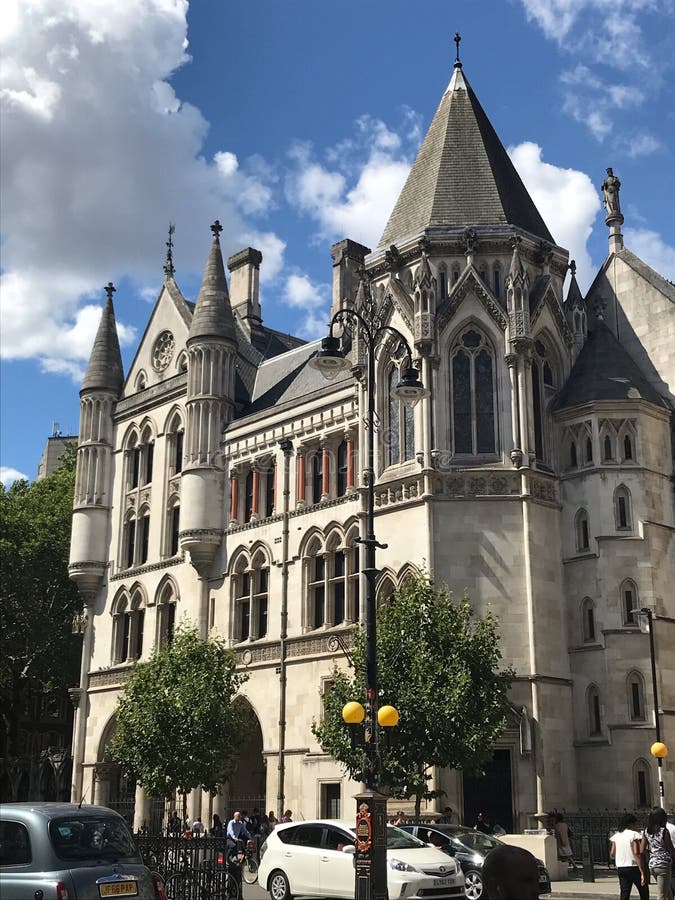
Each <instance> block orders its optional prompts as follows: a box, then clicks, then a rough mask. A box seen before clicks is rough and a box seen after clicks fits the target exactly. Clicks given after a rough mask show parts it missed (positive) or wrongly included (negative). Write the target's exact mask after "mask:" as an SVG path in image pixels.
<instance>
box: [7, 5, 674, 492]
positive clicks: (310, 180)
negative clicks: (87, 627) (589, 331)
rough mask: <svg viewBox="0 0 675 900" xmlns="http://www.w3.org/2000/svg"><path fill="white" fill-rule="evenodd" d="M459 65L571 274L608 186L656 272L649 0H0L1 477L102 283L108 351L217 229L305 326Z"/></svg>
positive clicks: (656, 140)
mask: <svg viewBox="0 0 675 900" xmlns="http://www.w3.org/2000/svg"><path fill="white" fill-rule="evenodd" d="M456 30H458V31H459V32H460V33H461V35H462V44H461V55H462V61H463V64H464V72H465V75H466V76H467V78H468V79H469V81H470V82H471V84H472V86H473V88H474V90H475V91H476V93H477V95H478V97H479V99H480V101H481V103H482V105H483V107H484V108H485V110H486V112H487V114H488V116H489V117H490V119H491V121H492V123H493V125H494V126H495V128H496V130H497V133H498V134H499V135H500V137H501V139H502V141H503V143H504V144H505V145H506V146H507V147H508V148H509V149H510V152H511V153H512V156H513V159H514V162H515V163H516V166H517V168H518V169H519V171H520V173H521V176H522V177H523V179H524V181H525V183H526V184H527V186H528V188H529V189H530V192H531V193H532V195H533V197H534V199H535V202H536V203H537V204H538V206H539V208H540V210H541V212H542V215H543V216H544V219H545V220H546V222H547V224H548V226H549V228H550V230H551V231H552V233H553V235H554V236H555V238H556V240H557V241H558V242H559V243H560V244H562V245H563V246H566V247H567V248H568V249H569V250H570V251H571V254H572V255H573V256H574V257H575V258H576V259H577V263H578V265H579V278H580V281H581V286H582V290H583V289H585V288H586V287H588V284H589V282H590V279H591V277H592V273H593V271H594V269H597V267H598V266H599V265H600V264H601V263H602V261H603V259H604V257H605V255H606V248H607V229H606V227H605V225H604V221H603V215H602V211H601V204H600V197H599V185H600V184H601V182H602V180H603V178H604V174H605V169H606V167H607V166H613V167H614V169H615V172H616V173H617V174H618V175H619V177H620V178H621V181H622V184H623V187H622V207H623V210H624V214H625V217H626V223H625V226H624V233H625V235H626V243H627V245H628V246H630V247H631V249H633V250H634V251H635V252H637V253H638V254H639V255H641V256H642V257H643V258H644V259H645V260H646V261H647V262H649V263H650V264H651V265H653V266H654V267H655V268H656V269H657V270H658V271H660V272H661V273H662V274H663V275H665V276H666V277H668V278H670V279H671V280H675V215H674V214H673V207H674V204H673V198H674V197H675V165H674V160H673V147H674V145H675V142H674V141H673V136H674V133H675V100H674V99H673V98H674V97H675V74H674V67H675V55H674V54H673V49H672V48H673V46H674V45H675V3H674V2H673V0H611V2H610V0H503V2H502V0H491V2H483V3H476V2H475V0H473V2H468V0H454V2H453V3H448V2H447V0H424V2H418V3H412V2H410V0H405V2H404V0H386V2H384V0H343V2H342V3H341V4H339V5H338V6H336V5H335V4H328V3H326V2H321V0H313V2H310V0H284V2H279V0H249V2H248V3H234V2H227V0H199V2H197V0H194V2H193V3H192V4H190V5H188V3H187V2H185V0H124V2H123V3H117V4H113V3H107V2H100V0H32V2H31V3H25V2H20V0H5V3H3V13H2V18H1V19H0V56H1V57H2V67H1V68H0V102H1V103H2V118H3V126H2V129H0V141H1V142H2V146H1V150H2V159H3V167H2V220H1V228H2V245H1V249H2V260H1V262H2V276H1V277H2V290H1V294H0V300H1V303H2V320H1V323H0V324H1V330H0V338H1V342H2V383H1V390H2V398H1V399H2V404H1V408H0V413H1V416H2V419H1V427H2V442H1V445H0V450H1V455H0V462H1V465H2V467H3V471H2V473H1V475H2V478H3V480H5V481H6V482H8V481H9V480H11V478H12V477H13V476H15V475H16V473H24V474H26V475H27V476H28V477H30V478H33V477H34V475H35V472H36V468H37V462H38V459H39V456H40V453H41V450H42V447H43V445H44V442H45V440H46V438H47V437H48V436H49V434H50V433H51V428H52V422H53V421H57V422H59V423H60V426H61V428H62V430H63V431H75V430H76V429H77V424H78V383H79V379H80V377H81V373H82V371H83V368H84V366H85V365H86V359H87V357H88V354H89V350H90V347H91V343H92V341H93V336H94V333H95V330H96V325H97V322H98V317H99V315H100V309H101V306H102V303H103V299H104V293H103V289H102V286H103V285H104V284H105V283H106V282H107V281H109V280H111V279H112V280H113V281H114V282H115V284H116V286H117V293H116V295H115V304H116V312H117V319H118V322H119V323H120V332H121V335H120V336H121V340H122V345H123V355H124V357H125V362H126V363H127V364H128V362H129V361H130V359H131V357H132V355H133V351H134V347H135V341H136V340H137V338H138V337H139V336H140V335H141V334H142V332H143V328H144V326H145V323H146V321H147V318H148V316H149V314H150V312H151V309H152V303H153V302H154V300H155V299H156V297H157V294H158V292H159V288H160V286H161V281H162V265H163V262H164V241H165V240H166V231H167V228H168V223H169V222H170V221H171V222H175V224H176V234H175V265H176V279H177V281H178V283H179V285H180V286H181V288H182V290H183V292H184V294H185V295H186V296H187V297H188V298H194V297H195V295H196V292H197V290H198V287H199V280H200V274H201V270H202V267H203V264H204V260H205V258H206V254H207V251H208V247H209V241H210V232H209V224H210V222H211V221H212V220H213V219H214V218H219V219H220V221H221V222H222V223H223V226H224V231H223V235H222V240H223V242H224V250H225V251H226V252H227V253H228V254H229V253H232V252H235V251H236V250H238V249H241V248H242V247H245V246H248V245H252V246H255V247H258V248H259V249H261V250H262V252H263V255H264V260H263V264H262V269H261V299H262V304H263V316H264V320H265V322H266V323H267V324H269V325H271V326H273V327H277V328H280V329H283V330H287V331H292V332H294V333H298V334H301V335H304V336H306V337H308V338H309V337H316V336H318V335H320V334H322V333H323V330H324V328H325V322H326V320H327V310H328V304H329V284H330V279H331V260H330V245H331V244H332V243H333V242H335V241H337V240H340V239H342V238H343V237H350V238H353V239H355V240H358V241H361V242H362V243H365V244H367V245H369V246H375V243H376V242H377V240H378V238H379V235H380V233H381V231H382V229H383V227H384V224H385V221H386V218H387V216H388V214H389V212H390V211H391V208H392V207H393V204H394V202H395V200H396V197H397V195H398V191H399V190H400V188H401V186H402V183H403V181H404V180H405V176H406V173H407V171H408V169H409V166H410V164H411V163H412V161H413V159H414V156H415V153H416V150H417V148H418V146H419V143H420V141H421V138H422V137H423V135H424V133H425V131H426V129H427V127H428V125H429V122H430V120H431V117H432V116H433V113H434V111H435V109H436V106H437V105H438V103H439V101H440V98H441V95H442V93H443V91H444V89H445V87H446V85H447V82H448V80H449V78H450V76H451V72H452V62H453V60H454V50H455V46H454V43H453V35H454V33H455V31H456Z"/></svg>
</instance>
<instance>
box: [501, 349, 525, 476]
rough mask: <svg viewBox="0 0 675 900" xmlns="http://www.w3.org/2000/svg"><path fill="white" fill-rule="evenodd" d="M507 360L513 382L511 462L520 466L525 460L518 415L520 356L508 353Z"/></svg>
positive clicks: (517, 466)
mask: <svg viewBox="0 0 675 900" xmlns="http://www.w3.org/2000/svg"><path fill="white" fill-rule="evenodd" d="M505 362H506V365H507V367H508V370H509V381H510V383H511V446H512V449H511V462H512V463H513V465H514V466H515V467H516V468H519V467H520V465H521V464H522V461H523V451H522V449H521V447H520V420H519V416H518V396H519V392H518V357H517V356H516V355H515V353H508V354H507V355H506V357H505Z"/></svg>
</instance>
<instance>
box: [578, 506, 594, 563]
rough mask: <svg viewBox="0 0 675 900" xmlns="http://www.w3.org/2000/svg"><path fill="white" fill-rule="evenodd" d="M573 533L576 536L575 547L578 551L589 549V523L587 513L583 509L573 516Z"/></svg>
mask: <svg viewBox="0 0 675 900" xmlns="http://www.w3.org/2000/svg"><path fill="white" fill-rule="evenodd" d="M574 533H575V538H576V548H577V552H578V553H583V552H585V551H586V550H589V549H590V546H591V538H590V524H589V521H588V513H587V512H586V510H585V509H580V510H579V512H578V513H577V514H576V516H575V517H574Z"/></svg>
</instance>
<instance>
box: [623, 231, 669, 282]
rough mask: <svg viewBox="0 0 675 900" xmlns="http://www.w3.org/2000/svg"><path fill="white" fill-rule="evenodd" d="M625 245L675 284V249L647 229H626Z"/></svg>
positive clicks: (654, 232)
mask: <svg viewBox="0 0 675 900" xmlns="http://www.w3.org/2000/svg"><path fill="white" fill-rule="evenodd" d="M624 244H625V245H626V247H628V249H629V250H632V251H633V253H634V254H635V255H636V256H639V257H640V259H642V260H644V261H645V262H646V263H647V265H649V266H651V267H652V269H654V270H655V271H656V272H658V273H659V275H663V277H664V278H667V279H668V280H669V281H673V282H675V247H672V246H671V245H670V244H666V242H665V241H664V240H663V238H662V237H661V235H660V234H658V233H657V232H656V231H650V230H649V229H647V228H625V229H624Z"/></svg>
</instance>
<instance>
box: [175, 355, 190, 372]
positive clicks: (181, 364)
mask: <svg viewBox="0 0 675 900" xmlns="http://www.w3.org/2000/svg"><path fill="white" fill-rule="evenodd" d="M187 367H188V360H187V354H186V353H181V355H180V356H179V357H178V365H177V367H176V368H177V369H178V371H179V372H187Z"/></svg>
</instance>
